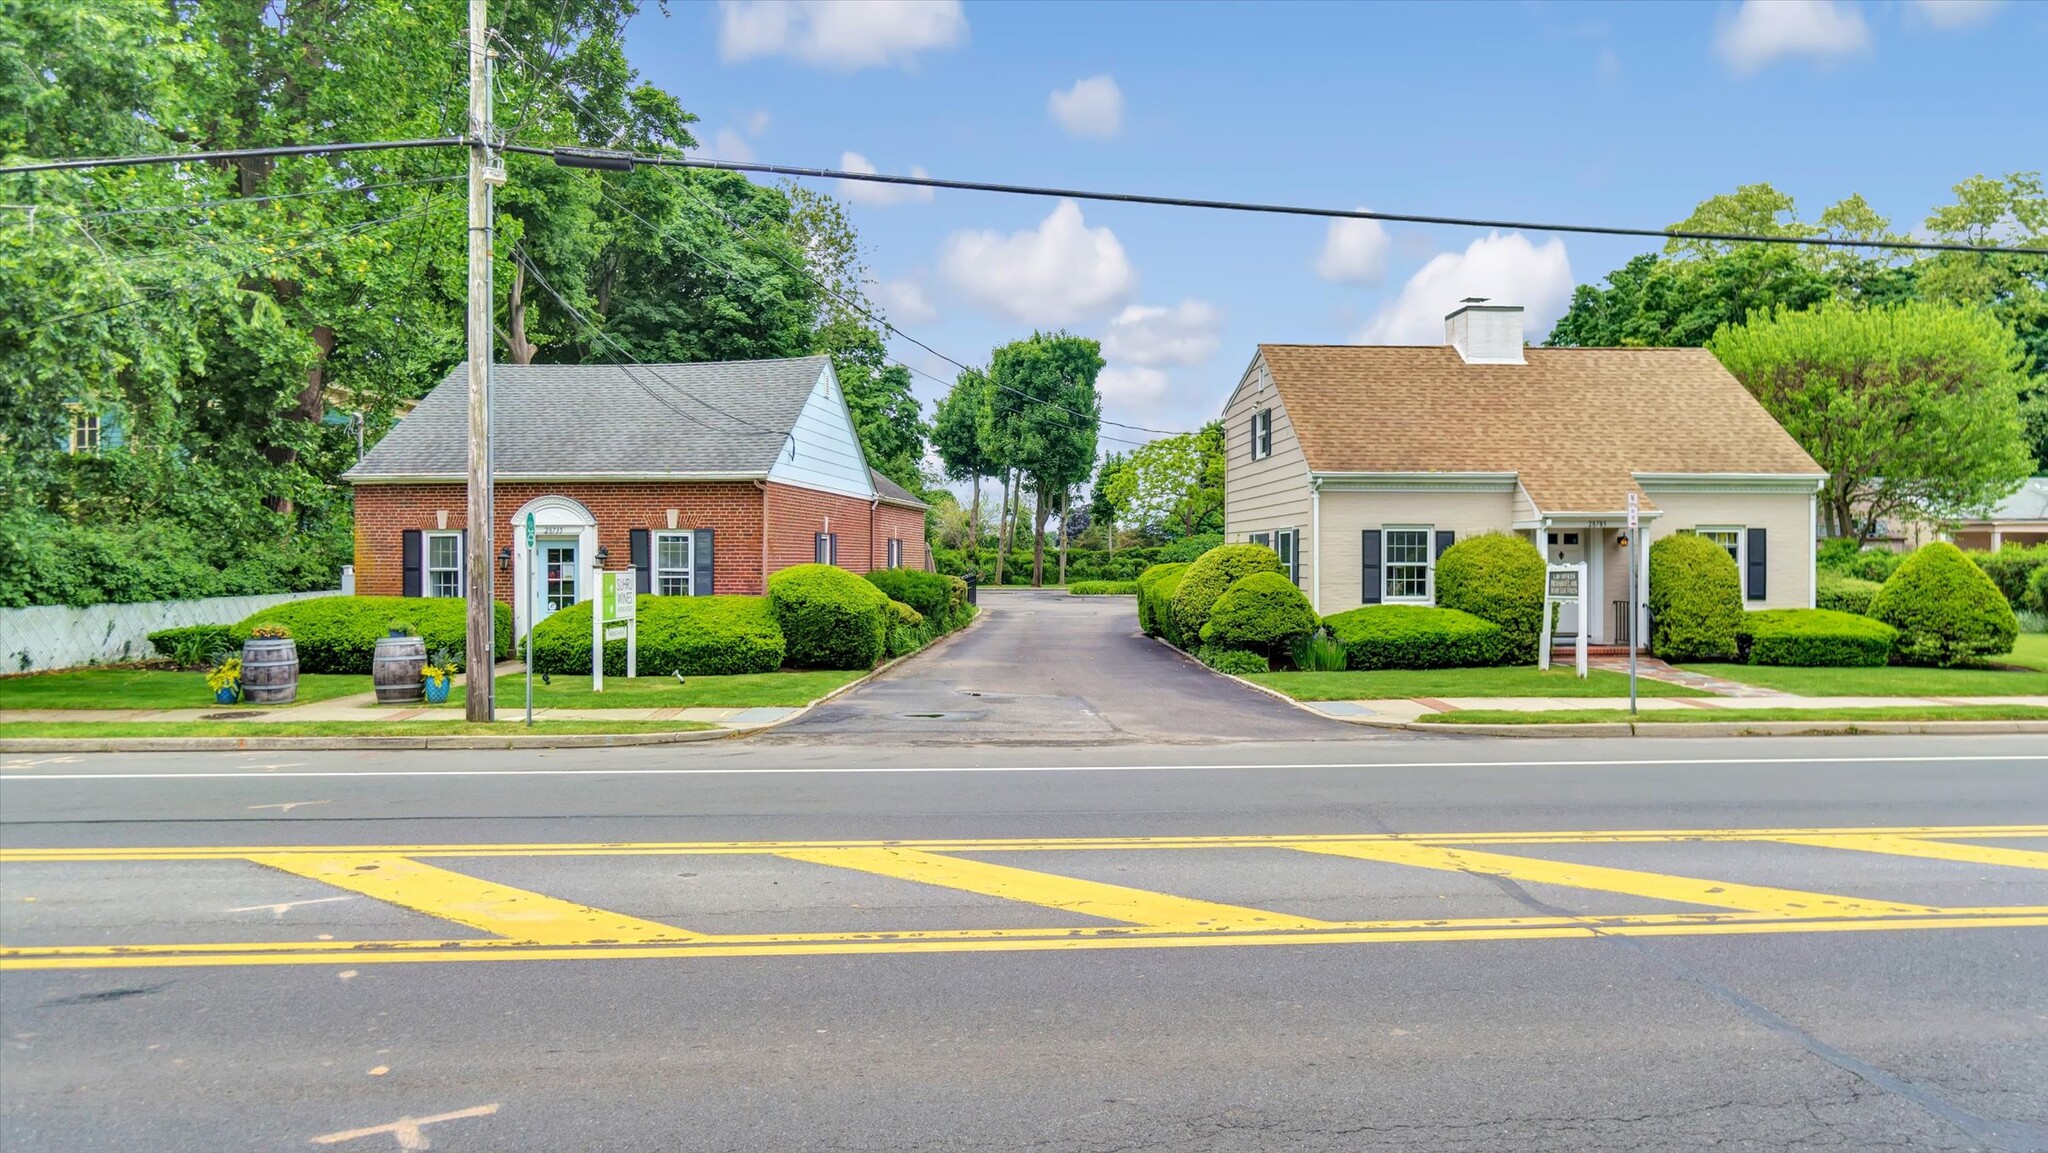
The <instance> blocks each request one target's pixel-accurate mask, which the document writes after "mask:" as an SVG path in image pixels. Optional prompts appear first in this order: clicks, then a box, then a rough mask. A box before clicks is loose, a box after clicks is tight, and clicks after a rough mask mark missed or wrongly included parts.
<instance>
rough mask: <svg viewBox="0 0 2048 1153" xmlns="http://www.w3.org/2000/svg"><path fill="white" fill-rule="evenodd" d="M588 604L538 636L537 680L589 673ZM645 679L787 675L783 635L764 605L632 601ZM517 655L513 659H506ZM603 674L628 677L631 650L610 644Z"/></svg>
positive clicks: (552, 620) (553, 620)
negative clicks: (541, 675) (783, 669)
mask: <svg viewBox="0 0 2048 1153" xmlns="http://www.w3.org/2000/svg"><path fill="white" fill-rule="evenodd" d="M590 612H591V602H589V601H583V602H581V603H578V604H573V605H570V606H569V607H567V608H563V609H557V610H555V611H554V612H552V613H550V614H548V619H546V620H544V621H542V622H540V626H539V627H538V628H536V629H534V630H533V669H534V671H535V672H540V673H565V674H566V673H585V674H587V673H589V672H590V640H591V637H590V632H591V626H590ZM634 612H635V613H636V614H637V617H638V620H637V621H636V622H635V625H634V627H635V630H636V632H637V634H638V636H637V641H638V647H639V652H638V654H637V656H638V668H637V670H636V671H637V672H639V674H640V675H641V676H643V677H648V676H655V677H665V676H668V675H670V674H671V673H681V674H682V675H684V676H686V677H709V676H725V675H729V674H733V673H772V672H774V671H775V670H776V669H778V668H781V667H782V658H783V651H784V644H783V639H782V628H781V626H780V625H778V624H777V623H776V621H775V613H774V611H773V610H772V609H770V608H769V606H768V598H767V597H745V596H714V597H663V596H652V595H648V594H644V593H643V594H642V595H640V596H639V597H637V598H636V599H635V605H634ZM507 655H513V654H507ZM604 672H605V675H606V676H608V677H623V676H625V675H626V642H625V641H623V640H616V641H606V642H605V644H604Z"/></svg>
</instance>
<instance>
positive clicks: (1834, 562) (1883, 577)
mask: <svg viewBox="0 0 2048 1153" xmlns="http://www.w3.org/2000/svg"><path fill="white" fill-rule="evenodd" d="M1905 559H1906V554H1905V553H1900V552H1893V551H1892V550H1890V549H1888V548H1859V547H1857V544H1856V542H1855V541H1853V540H1846V539H1842V538H1839V537H1838V538H1836V539H1834V540H1831V541H1828V542H1826V543H1824V544H1822V545H1821V546H1820V554H1819V557H1818V561H1819V564H1820V568H1821V571H1822V572H1831V573H1839V574H1840V575H1842V576H1846V577H1855V578H1856V579H1857V580H1866V581H1871V582H1873V583H1876V584H1883V583H1884V582H1885V581H1887V580H1889V579H1890V578H1891V575H1892V574H1893V573H1895V572H1897V571H1898V570H1899V563H1900V562H1901V561H1903V560H1905Z"/></svg>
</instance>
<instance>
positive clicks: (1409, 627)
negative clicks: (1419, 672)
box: [1323, 605, 1513, 669]
mask: <svg viewBox="0 0 2048 1153" xmlns="http://www.w3.org/2000/svg"><path fill="white" fill-rule="evenodd" d="M1323 624H1324V626H1325V627H1327V628H1328V629H1329V630H1330V635H1331V636H1333V637H1336V638H1337V640H1338V641H1339V642H1341V643H1342V644H1343V645H1344V651H1345V654H1346V665H1347V667H1349V668H1353V669H1463V668H1479V667H1483V666H1486V665H1498V664H1506V663H1507V662H1508V661H1509V660H1511V659H1512V657H1513V651H1512V646H1511V645H1509V643H1508V637H1507V632H1506V630H1504V629H1502V628H1501V627H1500V626H1499V625H1497V624H1494V623H1493V622H1492V621H1489V620H1481V619H1480V618H1478V617H1476V616H1473V615H1472V614H1471V613H1468V612H1464V611H1461V610H1459V609H1439V608H1430V607H1429V606H1427V605H1366V606H1364V607H1362V608H1355V609H1352V610H1351V611H1350V612H1342V613H1338V614H1337V615H1335V616H1332V617H1325V618H1324V619H1323Z"/></svg>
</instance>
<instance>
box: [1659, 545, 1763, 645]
mask: <svg viewBox="0 0 2048 1153" xmlns="http://www.w3.org/2000/svg"><path fill="white" fill-rule="evenodd" d="M1742 611H1743V610H1742V582H1741V578H1740V576H1739V575H1738V574H1737V573H1736V571H1735V559H1734V558H1733V557H1731V556H1729V555H1728V550H1727V549H1724V548H1722V547H1721V546H1720V545H1718V544H1715V543H1714V542H1713V541H1710V540H1708V539H1706V538H1705V537H1701V536H1694V535H1692V534H1691V533H1678V534H1676V535H1673V536H1667V537H1664V538H1662V539H1661V540H1658V541H1656V542H1655V543H1653V544H1651V545H1650V650H1651V651H1652V652H1654V653H1656V654H1657V655H1658V656H1659V657H1661V658H1662V659H1664V660H1667V661H1673V662H1677V661H1725V660H1733V659H1735V657H1736V656H1737V655H1738V651H1739V650H1738V644H1737V641H1736V632H1737V630H1738V628H1739V626H1740V625H1741V624H1742Z"/></svg>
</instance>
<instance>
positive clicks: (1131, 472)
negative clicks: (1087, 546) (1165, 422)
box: [1107, 422, 1223, 539]
mask: <svg viewBox="0 0 2048 1153" xmlns="http://www.w3.org/2000/svg"><path fill="white" fill-rule="evenodd" d="M1107 495H1108V497H1109V499H1110V501H1111V502H1112V503H1114V504H1115V505H1116V507H1117V508H1119V509H1121V510H1122V511H1123V512H1124V514H1125V515H1126V516H1127V517H1129V518H1130V519H1131V520H1132V522H1133V523H1135V524H1136V525H1137V526H1138V527H1141V528H1144V529H1145V530H1147V531H1148V532H1151V533H1153V534H1155V535H1157V536H1161V537H1166V538H1168V539H1180V538H1184V537H1190V536H1194V535H1196V534H1197V533H1201V532H1206V531H1210V528H1211V526H1212V524H1216V522H1218V521H1220V519H1221V515H1222V511H1223V426H1222V424H1221V423H1220V422H1211V423H1210V424H1208V425H1206V426H1204V427H1203V428H1201V429H1200V430H1198V431H1195V432H1184V433H1181V434H1180V435H1178V436H1163V437H1160V438H1159V439H1158V440H1154V441H1150V442H1148V443H1146V444H1145V445H1143V446H1141V447H1139V448H1137V449H1134V450H1132V452H1131V454H1130V457H1129V458H1128V460H1127V461H1126V462H1125V464H1124V467H1123V468H1122V469H1120V470H1119V471H1118V472H1117V474H1116V475H1115V476H1113V477H1110V478H1109V479H1108V481H1107ZM1216 527H1220V524H1216Z"/></svg>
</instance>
